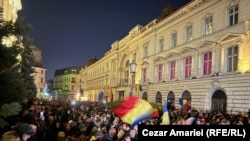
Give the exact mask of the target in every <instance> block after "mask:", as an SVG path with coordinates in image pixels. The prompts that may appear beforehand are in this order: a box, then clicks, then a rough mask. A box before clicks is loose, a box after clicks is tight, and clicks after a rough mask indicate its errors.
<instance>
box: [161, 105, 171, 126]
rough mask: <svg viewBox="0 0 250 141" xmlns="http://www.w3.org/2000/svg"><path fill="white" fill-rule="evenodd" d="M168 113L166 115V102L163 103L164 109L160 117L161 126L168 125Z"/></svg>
mask: <svg viewBox="0 0 250 141" xmlns="http://www.w3.org/2000/svg"><path fill="white" fill-rule="evenodd" d="M169 124H170V120H169V113H168V102H165V105H164V108H163V116H162V125H169Z"/></svg>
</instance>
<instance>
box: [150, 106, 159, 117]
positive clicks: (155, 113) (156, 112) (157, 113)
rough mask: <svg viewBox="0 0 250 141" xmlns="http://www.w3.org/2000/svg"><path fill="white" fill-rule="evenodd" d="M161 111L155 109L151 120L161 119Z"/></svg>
mask: <svg viewBox="0 0 250 141" xmlns="http://www.w3.org/2000/svg"><path fill="white" fill-rule="evenodd" d="M159 115H160V114H159V111H158V110H157V109H155V108H154V111H153V113H152V115H151V118H157V117H159Z"/></svg>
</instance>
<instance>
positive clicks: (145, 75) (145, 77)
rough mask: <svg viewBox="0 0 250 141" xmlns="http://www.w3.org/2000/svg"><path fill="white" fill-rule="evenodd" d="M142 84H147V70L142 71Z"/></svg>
mask: <svg viewBox="0 0 250 141" xmlns="http://www.w3.org/2000/svg"><path fill="white" fill-rule="evenodd" d="M142 82H143V83H146V82H147V68H144V69H143V70H142Z"/></svg>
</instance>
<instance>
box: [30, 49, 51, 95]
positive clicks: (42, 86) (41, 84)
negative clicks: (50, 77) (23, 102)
mask: <svg viewBox="0 0 250 141" xmlns="http://www.w3.org/2000/svg"><path fill="white" fill-rule="evenodd" d="M30 48H31V50H32V55H33V57H34V62H35V66H34V67H33V69H34V71H35V73H34V74H32V76H33V78H34V83H35V86H36V90H37V93H36V97H38V98H48V96H49V95H50V94H48V93H47V90H46V82H45V79H46V77H45V75H46V71H47V69H46V68H44V67H43V66H42V51H41V49H39V48H38V47H36V46H35V45H31V46H30Z"/></svg>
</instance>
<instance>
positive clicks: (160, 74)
mask: <svg viewBox="0 0 250 141" xmlns="http://www.w3.org/2000/svg"><path fill="white" fill-rule="evenodd" d="M162 71H163V65H162V64H159V65H158V77H157V81H162V73H163V72H162Z"/></svg>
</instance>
